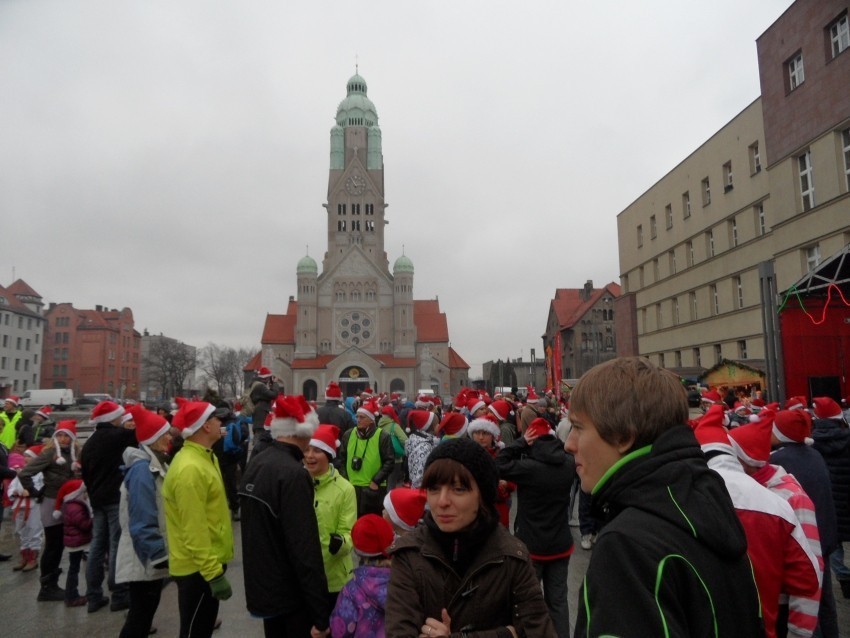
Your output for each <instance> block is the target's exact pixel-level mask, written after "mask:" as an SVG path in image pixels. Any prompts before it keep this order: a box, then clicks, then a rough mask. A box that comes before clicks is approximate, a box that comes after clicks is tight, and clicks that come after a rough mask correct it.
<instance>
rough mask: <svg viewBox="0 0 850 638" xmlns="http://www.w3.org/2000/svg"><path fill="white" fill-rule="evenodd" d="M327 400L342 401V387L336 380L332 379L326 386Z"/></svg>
mask: <svg viewBox="0 0 850 638" xmlns="http://www.w3.org/2000/svg"><path fill="white" fill-rule="evenodd" d="M325 401H342V389H341V388H340V387H339V384H338V383H337V382H336V381H331V382H330V383H329V384H328V387H327V388H325Z"/></svg>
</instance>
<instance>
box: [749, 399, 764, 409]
mask: <svg viewBox="0 0 850 638" xmlns="http://www.w3.org/2000/svg"><path fill="white" fill-rule="evenodd" d="M750 405H752V406H753V407H756V408H763V407H764V399H753V400H752V401H750Z"/></svg>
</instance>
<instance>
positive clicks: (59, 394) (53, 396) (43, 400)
mask: <svg viewBox="0 0 850 638" xmlns="http://www.w3.org/2000/svg"><path fill="white" fill-rule="evenodd" d="M45 405H49V406H50V407H51V408H53V409H54V410H67V409H68V408H70V407H71V406H73V405H74V392H73V391H72V390H71V389H69V388H52V389H48V390H27V391H26V392H24V394H23V396H22V397H21V407H22V408H41V407H43V406H45Z"/></svg>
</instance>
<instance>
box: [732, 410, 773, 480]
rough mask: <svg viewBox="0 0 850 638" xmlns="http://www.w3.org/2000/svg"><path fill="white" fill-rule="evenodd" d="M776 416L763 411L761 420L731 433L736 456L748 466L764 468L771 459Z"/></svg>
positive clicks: (768, 411)
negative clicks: (772, 433)
mask: <svg viewBox="0 0 850 638" xmlns="http://www.w3.org/2000/svg"><path fill="white" fill-rule="evenodd" d="M774 417H775V414H774V413H773V412H771V411H770V410H763V411H762V413H761V415H760V418H759V419H758V420H757V421H755V422H753V423H749V424H748V425H743V426H741V427H739V428H735V429H733V430H731V431H730V432H729V441H730V442H731V443H732V448H733V449H734V450H735V455H736V456H737V457H738V458H739V459H741V460H742V461H743V462H744V463H746V464H747V465H750V466H752V467H764V466H765V465H767V462H768V459H769V458H770V434H771V432H772V431H773V419H774Z"/></svg>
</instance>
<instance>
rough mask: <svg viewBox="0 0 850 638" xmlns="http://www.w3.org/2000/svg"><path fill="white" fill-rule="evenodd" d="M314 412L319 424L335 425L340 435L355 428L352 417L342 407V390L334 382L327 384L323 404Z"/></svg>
mask: <svg viewBox="0 0 850 638" xmlns="http://www.w3.org/2000/svg"><path fill="white" fill-rule="evenodd" d="M316 412H318V414H319V423H321V424H323V425H335V426H337V427H338V428H339V431H340V433H342V432H345V431H346V430H350V429H351V428H353V427H354V426H355V423H354V417H352V416H351V413H350V412H349V411H348V410H346V409H345V408H344V407H343V405H342V390H341V389H340V387H339V384H338V383H336V382H335V381H331V382H330V383H329V384H328V387H327V388H326V389H325V404H324V405H323V406H322V407H320V408H319V409H318V410H316Z"/></svg>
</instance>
